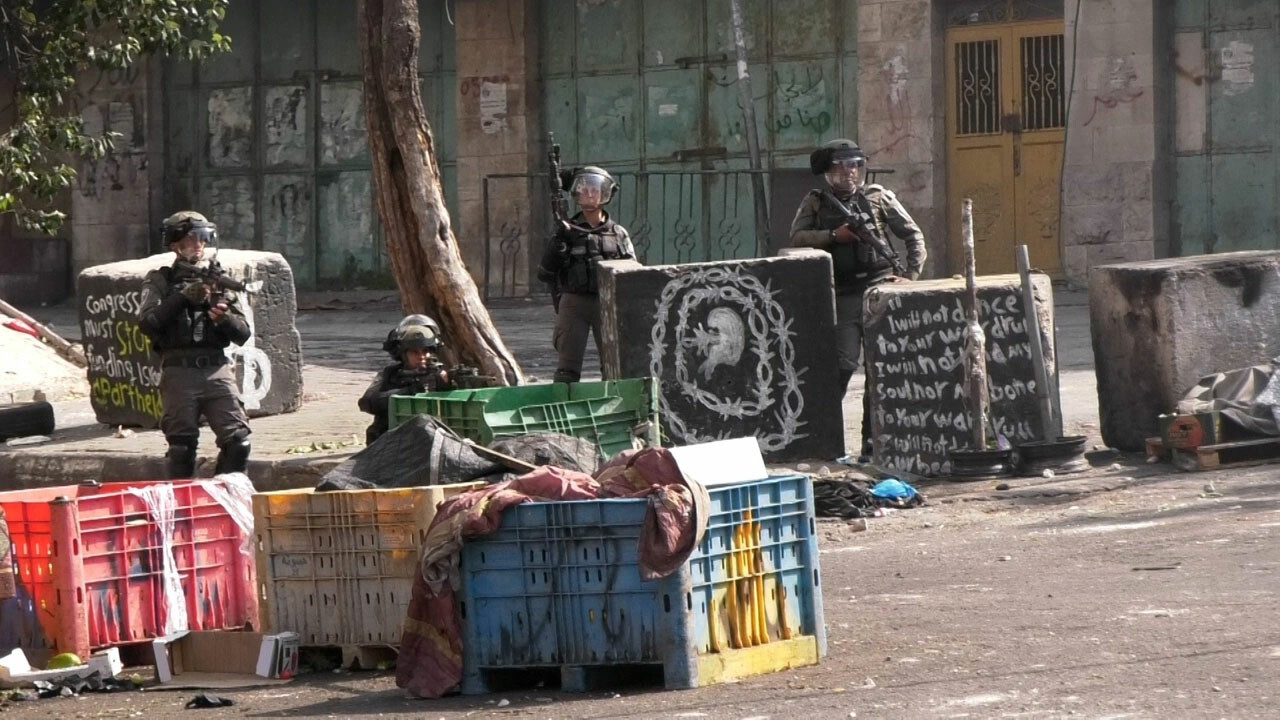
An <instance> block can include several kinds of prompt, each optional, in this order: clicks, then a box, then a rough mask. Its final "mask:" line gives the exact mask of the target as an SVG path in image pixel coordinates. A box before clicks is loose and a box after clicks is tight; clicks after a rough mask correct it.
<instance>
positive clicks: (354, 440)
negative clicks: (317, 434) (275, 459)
mask: <svg viewBox="0 0 1280 720" xmlns="http://www.w3.org/2000/svg"><path fill="white" fill-rule="evenodd" d="M357 445H364V441H363V440H361V439H360V438H358V437H356V436H355V435H352V436H351V437H349V438H347V439H346V440H325V441H322V442H313V443H311V444H309V445H294V446H293V447H291V448H289V449H288V450H285V451H284V454H285V455H305V454H307V453H314V452H327V451H329V450H341V449H342V448H349V447H355V446H357Z"/></svg>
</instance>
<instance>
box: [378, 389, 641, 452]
mask: <svg viewBox="0 0 1280 720" xmlns="http://www.w3.org/2000/svg"><path fill="white" fill-rule="evenodd" d="M389 405H390V407H389V413H390V417H389V418H388V419H389V421H390V424H391V427H396V426H397V425H399V424H400V423H402V422H404V421H405V420H407V419H409V418H411V417H413V416H414V415H432V416H435V417H436V418H439V419H440V420H441V422H443V423H444V424H446V425H448V426H449V428H450V429H452V430H453V431H454V432H456V433H458V434H459V435H461V436H462V437H464V438H469V439H471V440H474V441H476V442H478V443H481V444H483V445H487V444H489V443H491V442H493V441H494V440H499V439H502V438H508V437H516V436H519V435H528V434H529V433H535V432H558V433H564V434H565V435H573V436H574V437H580V438H586V439H588V440H591V441H592V442H594V443H595V444H597V445H599V446H600V451H601V452H602V453H604V455H605V457H613V456H614V455H616V454H618V453H619V452H622V451H623V450H626V449H628V448H630V447H633V445H632V437H633V432H634V430H635V427H636V426H637V425H639V424H640V423H643V422H645V421H648V422H649V428H648V436H647V440H648V442H649V444H650V445H654V446H656V445H658V395H657V383H656V381H654V380H653V379H651V378H637V379H633V380H605V381H602V382H582V383H544V384H540V385H521V386H519V387H503V388H480V389H476V390H450V391H448V392H435V393H421V394H418V395H395V396H393V397H392V398H391V402H390V404H389Z"/></svg>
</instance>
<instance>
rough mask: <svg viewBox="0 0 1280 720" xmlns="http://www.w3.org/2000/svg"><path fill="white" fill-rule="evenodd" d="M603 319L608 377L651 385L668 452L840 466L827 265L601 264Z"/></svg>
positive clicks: (819, 258)
mask: <svg viewBox="0 0 1280 720" xmlns="http://www.w3.org/2000/svg"><path fill="white" fill-rule="evenodd" d="M600 307H601V315H602V325H603V331H604V343H603V345H604V357H603V358H602V362H603V364H604V368H605V373H606V375H607V376H609V377H618V378H630V377H643V376H653V377H657V378H658V379H659V381H660V382H661V388H662V389H661V394H662V424H663V429H664V432H665V434H666V435H667V436H668V437H669V439H670V440H671V442H673V443H675V444H678V445H687V444H692V443H698V442H705V441H708V440H716V439H722V438H730V437H746V436H754V437H755V438H756V439H757V441H758V442H759V444H760V450H761V452H762V453H763V454H764V456H765V458H766V459H768V460H770V461H779V460H788V459H796V458H833V459H834V458H836V457H839V456H840V455H843V454H844V418H843V415H842V413H841V408H840V396H841V388H840V387H839V373H838V371H837V367H836V347H835V294H834V291H833V285H832V280H831V256H830V255H828V254H827V253H825V252H821V251H808V252H803V253H795V254H789V255H788V256H786V257H775V258H763V259H753V260H735V261H724V262H712V263H693V264H688V265H660V266H654V267H645V266H643V265H640V264H639V263H637V262H635V261H630V260H619V261H612V262H605V263H601V269H600Z"/></svg>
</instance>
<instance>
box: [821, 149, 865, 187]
mask: <svg viewBox="0 0 1280 720" xmlns="http://www.w3.org/2000/svg"><path fill="white" fill-rule="evenodd" d="M826 177H827V184H828V185H830V186H831V187H833V188H835V189H836V190H843V191H845V192H851V191H853V190H857V189H858V188H860V187H862V184H863V183H864V182H866V180H867V159H866V158H865V157H862V156H854V157H844V158H838V159H834V160H832V161H831V167H829V168H827V173H826Z"/></svg>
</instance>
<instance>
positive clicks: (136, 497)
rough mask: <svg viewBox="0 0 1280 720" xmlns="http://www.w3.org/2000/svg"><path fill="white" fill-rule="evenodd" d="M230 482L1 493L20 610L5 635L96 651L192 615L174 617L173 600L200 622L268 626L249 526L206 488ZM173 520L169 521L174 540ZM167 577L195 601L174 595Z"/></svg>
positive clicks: (25, 642) (35, 644)
mask: <svg viewBox="0 0 1280 720" xmlns="http://www.w3.org/2000/svg"><path fill="white" fill-rule="evenodd" d="M220 482H221V481H214V480H191V481H174V482H171V481H163V480H162V481H142V482H127V483H108V484H104V485H101V486H96V487H95V486H83V485H68V486H60V487H50V488H37V489H32V490H15V491H12V492H5V493H0V507H3V509H4V513H5V516H6V519H7V521H8V524H9V533H10V536H11V537H12V541H13V548H14V556H15V559H16V561H17V562H16V564H17V572H18V577H17V588H16V590H17V598H18V604H19V610H20V611H19V612H17V613H12V614H9V615H8V616H7V617H4V618H3V619H2V622H3V625H4V628H3V632H4V635H5V636H7V637H16V638H17V639H18V640H19V646H20V647H24V648H42V647H44V648H52V649H53V650H55V651H56V652H74V653H76V654H77V655H79V656H81V657H88V656H89V654H90V652H91V651H92V650H95V649H98V648H103V647H111V646H114V645H121V644H127V643H137V642H149V641H150V640H151V639H153V638H156V637H159V636H161V635H165V634H166V630H167V629H168V628H170V627H172V625H173V623H174V621H177V622H180V620H181V619H180V618H171V617H170V613H171V612H174V611H176V612H182V613H183V614H185V615H186V625H187V628H188V629H190V630H233V629H243V628H245V627H254V628H256V627H258V625H259V620H258V599H257V596H256V595H255V594H254V592H253V590H254V587H255V583H256V580H255V576H254V562H253V558H252V556H251V555H246V554H245V553H244V552H242V550H245V549H248V548H249V547H251V546H250V545H248V542H249V540H250V537H249V535H250V534H249V533H247V532H246V531H245V530H244V529H243V528H242V527H241V526H240V525H238V524H237V523H236V521H235V519H234V517H233V516H232V515H231V513H230V512H229V511H228V509H227V508H226V507H224V506H223V505H222V504H221V503H219V502H218V500H217V499H216V498H215V496H214V495H212V494H210V492H209V490H208V489H207V488H208V487H209V486H211V485H218V484H219V483H220ZM163 485H168V486H170V487H171V488H172V494H171V495H170V494H169V493H168V492H167V491H166V490H165V489H164V488H162V487H160V486H163ZM223 487H224V488H225V486H223ZM157 491H159V492H157ZM222 494H225V491H224V493H219V495H222ZM157 498H158V500H157ZM158 519H159V520H160V521H159V522H158ZM162 525H169V526H170V530H169V533H168V536H169V542H168V543H166V542H165V534H166V533H164V532H163V530H162ZM166 583H168V587H170V588H172V589H173V591H174V592H178V591H180V595H181V602H182V604H183V605H185V607H179V608H172V607H171V606H170V603H168V602H166V597H167V595H166V592H165V590H166ZM176 596H177V595H176V594H175V597H176Z"/></svg>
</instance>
